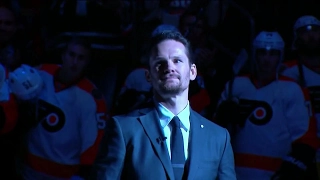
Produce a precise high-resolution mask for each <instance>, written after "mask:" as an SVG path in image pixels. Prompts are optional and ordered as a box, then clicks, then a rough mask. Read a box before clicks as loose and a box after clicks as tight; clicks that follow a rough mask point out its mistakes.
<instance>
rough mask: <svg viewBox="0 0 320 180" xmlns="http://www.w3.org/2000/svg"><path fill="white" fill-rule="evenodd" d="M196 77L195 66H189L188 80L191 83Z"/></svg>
mask: <svg viewBox="0 0 320 180" xmlns="http://www.w3.org/2000/svg"><path fill="white" fill-rule="evenodd" d="M196 77H197V66H196V65H195V64H191V67H190V80H191V81H193V80H195V79H196Z"/></svg>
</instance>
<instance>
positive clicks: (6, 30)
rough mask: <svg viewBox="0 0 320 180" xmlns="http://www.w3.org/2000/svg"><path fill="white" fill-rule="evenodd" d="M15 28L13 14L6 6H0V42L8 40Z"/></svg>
mask: <svg viewBox="0 0 320 180" xmlns="http://www.w3.org/2000/svg"><path fill="white" fill-rule="evenodd" d="M16 30H17V26H16V22H15V18H14V15H13V13H12V12H11V11H9V10H8V9H6V8H3V7H0V44H3V43H6V42H8V41H9V40H10V39H11V38H12V37H13V36H14V34H15V32H16Z"/></svg>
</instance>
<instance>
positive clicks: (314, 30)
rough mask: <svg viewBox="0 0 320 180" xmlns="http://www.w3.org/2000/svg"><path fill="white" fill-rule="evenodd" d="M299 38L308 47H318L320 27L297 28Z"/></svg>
mask: <svg viewBox="0 0 320 180" xmlns="http://www.w3.org/2000/svg"><path fill="white" fill-rule="evenodd" d="M297 35H298V38H299V39H300V40H301V41H302V45H303V46H305V47H304V48H307V49H317V48H319V47H320V27H319V26H306V27H302V28H299V29H298V30H297Z"/></svg>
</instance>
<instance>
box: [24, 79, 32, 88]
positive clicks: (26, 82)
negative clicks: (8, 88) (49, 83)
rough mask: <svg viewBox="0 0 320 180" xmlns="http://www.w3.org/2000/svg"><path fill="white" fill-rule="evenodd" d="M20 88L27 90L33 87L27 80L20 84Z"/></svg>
mask: <svg viewBox="0 0 320 180" xmlns="http://www.w3.org/2000/svg"><path fill="white" fill-rule="evenodd" d="M22 86H23V87H24V88H26V89H27V90H28V89H30V88H32V87H33V86H32V83H31V82H30V81H29V80H26V81H24V82H22Z"/></svg>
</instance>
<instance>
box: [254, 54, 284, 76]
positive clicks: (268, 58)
mask: <svg viewBox="0 0 320 180" xmlns="http://www.w3.org/2000/svg"><path fill="white" fill-rule="evenodd" d="M280 57H281V52H280V51H279V50H274V49H271V50H266V49H258V50H257V51H256V60H257V65H258V71H259V72H260V73H267V74H269V73H275V72H277V67H278V66H279V63H280Z"/></svg>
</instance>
